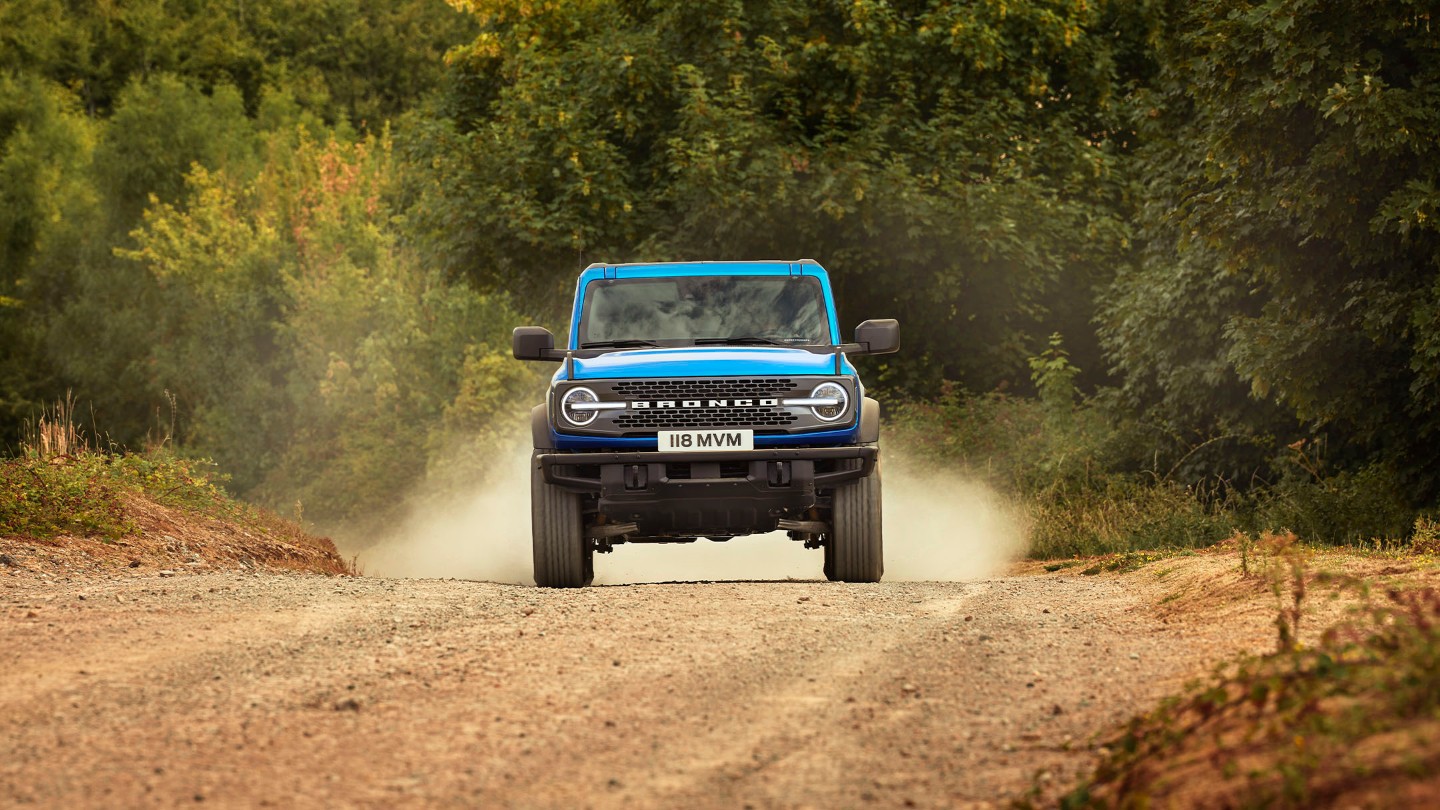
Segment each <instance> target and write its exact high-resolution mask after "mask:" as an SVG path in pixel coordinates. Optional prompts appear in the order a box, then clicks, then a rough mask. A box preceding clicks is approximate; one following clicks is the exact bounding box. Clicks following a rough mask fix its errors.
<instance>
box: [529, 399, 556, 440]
mask: <svg viewBox="0 0 1440 810" xmlns="http://www.w3.org/2000/svg"><path fill="white" fill-rule="evenodd" d="M530 441H531V442H533V444H531V447H534V448H535V449H536V450H554V449H555V437H554V436H553V435H552V434H551V433H550V414H549V413H547V412H546V410H545V406H544V405H543V404H541V405H536V406H535V407H533V408H531V409H530Z"/></svg>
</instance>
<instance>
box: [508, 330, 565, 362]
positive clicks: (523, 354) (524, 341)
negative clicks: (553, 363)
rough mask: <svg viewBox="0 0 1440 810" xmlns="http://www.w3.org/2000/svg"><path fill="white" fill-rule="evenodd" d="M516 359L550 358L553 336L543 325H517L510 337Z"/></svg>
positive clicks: (552, 348) (553, 344)
mask: <svg viewBox="0 0 1440 810" xmlns="http://www.w3.org/2000/svg"><path fill="white" fill-rule="evenodd" d="M511 342H512V345H513V351H514V353H515V359H516V360H550V359H552V358H551V357H550V356H549V355H550V353H551V352H553V351H554V350H555V336H554V335H552V334H550V330H549V329H546V328H545V327H543V326H517V327H515V333H514V335H513V336H512V338H511Z"/></svg>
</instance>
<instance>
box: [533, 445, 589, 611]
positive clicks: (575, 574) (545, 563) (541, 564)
mask: <svg viewBox="0 0 1440 810" xmlns="http://www.w3.org/2000/svg"><path fill="white" fill-rule="evenodd" d="M584 529H585V526H584V522H583V521H582V516H581V513H580V496H579V495H577V494H575V493H573V492H570V491H568V490H564V489H561V488H560V487H557V486H554V485H552V484H547V483H545V475H544V472H543V471H542V470H541V469H540V461H539V459H537V458H535V457H534V456H532V457H531V460H530V541H531V545H532V548H533V551H534V556H535V584H536V585H539V586H540V587H542V588H583V587H585V586H586V585H589V584H590V583H591V582H592V581H593V580H594V579H595V547H594V545H593V544H592V543H591V542H590V541H589V540H588V539H587V538H586V537H585V531H584Z"/></svg>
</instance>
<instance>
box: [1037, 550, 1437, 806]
mask: <svg viewBox="0 0 1440 810" xmlns="http://www.w3.org/2000/svg"><path fill="white" fill-rule="evenodd" d="M1259 545H1260V547H1261V556H1262V559H1263V560H1265V565H1264V566H1263V568H1264V570H1265V572H1266V574H1265V575H1266V576H1268V577H1269V578H1270V581H1271V584H1272V588H1273V590H1274V592H1275V593H1276V595H1277V601H1278V603H1279V604H1278V606H1277V612H1276V622H1275V624H1276V628H1277V645H1276V646H1277V649H1276V651H1275V652H1274V653H1272V654H1270V655H1266V656H1258V657H1257V656H1251V657H1245V658H1241V659H1239V660H1238V661H1234V662H1231V663H1228V664H1225V665H1223V666H1222V667H1220V668H1219V669H1217V670H1216V672H1215V674H1214V675H1213V676H1212V678H1211V679H1209V680H1208V682H1205V683H1202V684H1196V685H1193V686H1192V687H1191V689H1190V691H1189V692H1188V693H1187V694H1185V695H1183V696H1181V697H1177V698H1172V699H1170V700H1168V701H1166V702H1164V703H1162V704H1161V706H1160V707H1159V708H1157V709H1156V710H1155V711H1153V712H1151V713H1149V714H1146V715H1143V716H1139V717H1136V718H1135V719H1133V720H1132V721H1131V722H1130V723H1129V725H1128V727H1127V728H1126V729H1125V730H1124V732H1123V733H1122V734H1120V735H1119V736H1118V737H1117V738H1116V739H1114V740H1112V741H1111V742H1110V743H1109V745H1108V746H1107V748H1108V750H1109V751H1110V753H1109V755H1108V756H1107V758H1106V759H1105V761H1104V762H1102V764H1101V765H1100V766H1099V768H1098V769H1097V770H1096V772H1095V773H1094V775H1093V776H1092V777H1091V778H1090V779H1088V780H1087V781H1086V782H1085V783H1083V784H1082V785H1081V786H1080V787H1078V788H1077V789H1075V790H1074V791H1072V792H1071V793H1070V794H1069V795H1067V796H1066V797H1064V798H1063V799H1062V801H1061V802H1060V806H1061V807H1065V808H1099V807H1146V806H1151V805H1165V804H1167V803H1174V802H1177V801H1180V802H1181V803H1188V802H1193V801H1196V799H1195V797H1193V796H1191V797H1189V798H1186V799H1183V800H1182V799H1180V798H1179V797H1178V796H1177V792H1178V791H1181V790H1185V789H1187V785H1189V786H1194V785H1205V786H1206V787H1205V789H1206V790H1207V791H1212V793H1213V795H1209V796H1208V797H1207V798H1204V799H1200V801H1203V802H1204V803H1205V804H1207V805H1214V806H1235V807H1312V806H1329V805H1330V804H1332V803H1334V802H1335V801H1336V800H1340V799H1343V797H1345V796H1346V795H1347V794H1354V795H1360V796H1372V795H1375V794H1372V793H1370V792H1369V791H1379V794H1378V795H1385V793H1386V792H1387V791H1391V790H1393V789H1395V788H1396V786H1397V784H1399V783H1403V782H1405V781H1406V780H1409V779H1414V778H1423V777H1427V776H1429V774H1431V773H1432V772H1433V769H1434V767H1435V765H1436V764H1437V763H1440V749H1437V748H1436V745H1435V741H1434V731H1435V724H1436V722H1437V721H1440V591H1437V590H1436V589H1435V588H1433V587H1432V588H1417V589H1410V590H1402V589H1387V590H1385V591H1384V592H1383V593H1380V594H1378V595H1377V594H1374V593H1372V592H1371V589H1370V587H1369V586H1368V585H1367V584H1366V583H1365V582H1363V581H1360V580H1356V579H1352V578H1347V577H1334V576H1324V575H1321V576H1315V575H1313V574H1312V573H1311V572H1310V571H1309V570H1308V562H1307V558H1306V553H1305V552H1304V550H1303V549H1302V548H1301V547H1300V546H1299V545H1298V544H1297V543H1296V542H1295V538H1294V535H1270V536H1267V537H1265V538H1263V539H1262V541H1261V542H1260V544H1259ZM1312 581H1313V583H1314V584H1315V585H1318V586H1321V587H1324V586H1327V585H1328V586H1331V587H1334V588H1337V589H1339V590H1342V591H1346V592H1349V593H1351V594H1353V595H1354V596H1356V597H1357V598H1358V600H1359V607H1358V608H1357V609H1356V610H1355V612H1354V613H1353V614H1352V616H1351V618H1350V619H1348V620H1346V621H1344V622H1342V623H1340V624H1338V625H1336V626H1335V627H1332V628H1330V629H1328V630H1327V631H1325V632H1324V633H1323V635H1322V636H1321V637H1320V641H1319V643H1318V644H1316V645H1315V646H1314V647H1306V646H1304V645H1302V644H1301V643H1300V640H1299V630H1300V619H1301V616H1302V614H1303V611H1304V607H1305V600H1306V599H1307V592H1308V588H1307V585H1306V583H1307V582H1312Z"/></svg>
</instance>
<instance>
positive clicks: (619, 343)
mask: <svg viewBox="0 0 1440 810" xmlns="http://www.w3.org/2000/svg"><path fill="white" fill-rule="evenodd" d="M641 346H653V347H655V348H657V349H658V348H660V344H659V343H656V342H655V341H653V340H639V339H634V338H631V339H627V340H592V341H590V342H589V343H581V344H580V348H582V349H634V348H638V347H641Z"/></svg>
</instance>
